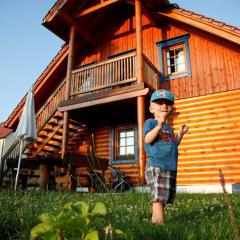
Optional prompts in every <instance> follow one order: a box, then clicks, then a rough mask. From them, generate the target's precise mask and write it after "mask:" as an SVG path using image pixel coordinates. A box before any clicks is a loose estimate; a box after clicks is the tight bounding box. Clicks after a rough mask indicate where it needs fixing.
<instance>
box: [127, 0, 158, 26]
mask: <svg viewBox="0 0 240 240" xmlns="http://www.w3.org/2000/svg"><path fill="white" fill-rule="evenodd" d="M125 2H126V3H129V4H131V5H133V6H134V5H135V0H125ZM141 3H142V10H143V12H145V14H146V15H147V17H148V18H149V19H150V21H151V22H152V23H153V26H157V23H156V22H157V20H156V19H155V18H154V16H153V14H152V13H151V11H150V10H149V9H148V7H147V6H146V4H145V3H144V2H143V1H142V2H141Z"/></svg>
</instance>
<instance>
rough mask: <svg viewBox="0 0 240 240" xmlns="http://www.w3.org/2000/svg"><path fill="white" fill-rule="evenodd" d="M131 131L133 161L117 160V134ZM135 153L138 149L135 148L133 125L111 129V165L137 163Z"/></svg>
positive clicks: (135, 131) (135, 133) (135, 130)
mask: <svg viewBox="0 0 240 240" xmlns="http://www.w3.org/2000/svg"><path fill="white" fill-rule="evenodd" d="M129 129H133V132H134V158H133V159H120V158H118V154H117V151H118V149H119V148H118V146H119V138H118V133H119V132H120V131H124V130H126V131H127V130H129ZM137 153H138V147H137V127H136V126H135V125H132V124H131V125H130V124H128V125H119V126H115V127H113V128H112V134H111V160H110V162H111V164H119V163H120V164H127V163H135V162H136V161H137V157H138V156H137Z"/></svg>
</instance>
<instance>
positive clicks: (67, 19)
mask: <svg viewBox="0 0 240 240" xmlns="http://www.w3.org/2000/svg"><path fill="white" fill-rule="evenodd" d="M58 15H59V16H60V17H61V18H62V20H63V21H64V22H66V23H67V24H68V25H69V26H70V27H71V26H75V28H76V31H77V32H78V34H79V35H80V36H81V37H82V38H83V39H85V40H86V41H87V42H89V43H90V44H91V45H92V46H96V41H95V39H94V37H93V36H92V35H91V34H90V33H89V32H87V31H85V30H83V29H82V28H81V27H79V24H78V23H77V22H76V21H75V20H74V18H72V17H71V16H69V15H68V14H67V13H66V12H64V11H63V10H61V11H59V12H58Z"/></svg>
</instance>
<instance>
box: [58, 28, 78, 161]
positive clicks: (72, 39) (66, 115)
mask: <svg viewBox="0 0 240 240" xmlns="http://www.w3.org/2000/svg"><path fill="white" fill-rule="evenodd" d="M75 38H76V28H75V25H73V26H71V28H70V33H69V39H70V40H69V53H68V65H67V79H66V92H65V100H68V99H69V97H70V85H71V73H72V70H73V66H74V48H75ZM68 129H69V112H68V111H65V112H64V115H63V138H62V149H61V154H62V159H64V155H65V153H66V152H67V142H68V138H69V135H68Z"/></svg>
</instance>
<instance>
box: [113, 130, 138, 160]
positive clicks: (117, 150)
mask: <svg viewBox="0 0 240 240" xmlns="http://www.w3.org/2000/svg"><path fill="white" fill-rule="evenodd" d="M136 135H137V134H136V128H135V127H134V126H121V127H116V128H115V129H113V130H112V143H113V144H112V154H111V155H112V156H111V160H112V161H111V162H112V163H131V162H135V161H136V159H137V144H136V141H137V136H136Z"/></svg>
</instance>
